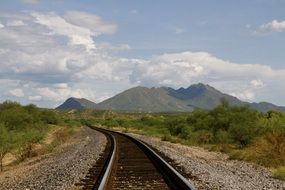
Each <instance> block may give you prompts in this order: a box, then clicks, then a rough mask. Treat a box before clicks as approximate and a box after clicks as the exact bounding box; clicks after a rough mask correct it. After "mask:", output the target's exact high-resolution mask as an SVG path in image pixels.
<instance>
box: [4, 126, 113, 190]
mask: <svg viewBox="0 0 285 190" xmlns="http://www.w3.org/2000/svg"><path fill="white" fill-rule="evenodd" d="M106 143H107V140H106V137H105V136H104V135H103V134H101V133H99V132H97V131H95V130H93V129H90V128H88V127H81V129H80V132H78V133H77V134H76V135H75V136H74V137H72V139H70V140H69V141H68V142H66V143H65V144H64V145H62V146H60V147H59V148H58V149H57V151H56V152H54V153H52V154H49V155H43V156H40V157H36V158H34V159H31V160H29V161H27V162H24V163H21V164H20V165H18V166H14V167H12V168H11V169H10V170H8V171H5V172H2V173H0V189H1V190H62V189H69V190H71V189H78V188H77V187H75V185H74V184H76V183H78V182H80V179H82V178H84V177H85V176H86V174H87V172H88V169H89V168H91V167H92V165H94V164H95V163H96V160H97V159H98V158H99V154H100V153H101V152H102V151H103V150H104V148H105V145H106Z"/></svg>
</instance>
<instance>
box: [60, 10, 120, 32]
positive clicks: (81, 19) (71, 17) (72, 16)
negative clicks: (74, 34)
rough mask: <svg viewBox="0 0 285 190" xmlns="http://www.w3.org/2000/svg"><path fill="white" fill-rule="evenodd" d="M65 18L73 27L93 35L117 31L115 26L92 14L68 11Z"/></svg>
mask: <svg viewBox="0 0 285 190" xmlns="http://www.w3.org/2000/svg"><path fill="white" fill-rule="evenodd" d="M63 18H64V19H65V20H66V21H67V22H69V23H71V24H73V25H76V26H80V27H83V28H86V29H89V30H91V31H92V33H93V35H101V34H113V33H114V32H116V30H117V26H116V25H115V24H112V23H107V22H105V21H103V20H102V18H100V17H99V16H97V15H95V14H91V13H86V12H80V11H68V12H66V13H65V14H64V15H63Z"/></svg>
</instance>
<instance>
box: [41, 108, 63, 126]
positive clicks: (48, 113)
mask: <svg viewBox="0 0 285 190" xmlns="http://www.w3.org/2000/svg"><path fill="white" fill-rule="evenodd" d="M40 117H41V120H42V121H43V122H44V123H46V124H53V125H56V124H58V123H59V117H58V116H57V114H56V113H55V112H54V111H52V110H43V111H42V112H41V116H40Z"/></svg>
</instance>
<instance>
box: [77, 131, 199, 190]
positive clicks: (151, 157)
mask: <svg viewBox="0 0 285 190" xmlns="http://www.w3.org/2000/svg"><path fill="white" fill-rule="evenodd" d="M94 129H96V130H98V131H100V132H102V133H103V134H105V135H106V137H107V138H108V143H107V146H106V148H105V151H104V153H103V154H102V155H101V157H100V159H99V160H98V161H97V162H96V165H95V166H94V167H93V168H91V169H90V170H89V174H88V175H87V176H86V178H85V179H83V180H82V183H80V184H78V185H80V186H83V189H100V190H104V189H114V190H116V189H148V190H150V189H156V190H164V189H179V190H183V189H190V190H194V189H195V188H194V187H193V185H192V184H190V182H189V181H188V180H186V179H185V178H184V177H183V176H182V175H181V174H179V173H178V172H177V171H176V170H175V169H174V168H173V167H172V166H170V165H169V164H168V163H167V162H166V161H164V160H163V159H162V158H161V157H160V156H159V155H158V154H157V153H156V152H154V151H153V150H152V149H151V148H150V147H149V146H147V145H146V144H145V143H143V142H142V141H140V140H137V139H135V138H133V137H130V136H128V135H126V134H122V133H118V132H114V131H109V130H105V129H101V128H94Z"/></svg>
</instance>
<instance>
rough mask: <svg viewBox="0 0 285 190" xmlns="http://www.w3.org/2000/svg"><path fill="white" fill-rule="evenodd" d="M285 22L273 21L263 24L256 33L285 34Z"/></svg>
mask: <svg viewBox="0 0 285 190" xmlns="http://www.w3.org/2000/svg"><path fill="white" fill-rule="evenodd" d="M284 31H285V21H278V20H273V21H271V22H268V23H265V24H262V25H261V26H260V27H259V28H258V30H257V31H256V33H268V32H284Z"/></svg>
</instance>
